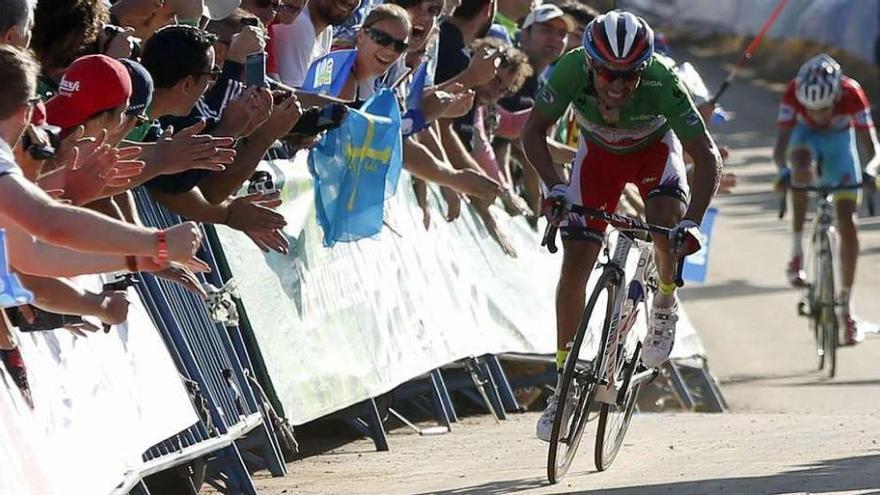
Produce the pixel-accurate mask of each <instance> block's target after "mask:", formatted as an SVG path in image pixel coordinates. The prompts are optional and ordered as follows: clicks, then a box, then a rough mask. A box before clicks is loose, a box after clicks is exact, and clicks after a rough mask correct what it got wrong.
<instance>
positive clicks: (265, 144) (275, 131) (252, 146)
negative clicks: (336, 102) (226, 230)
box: [199, 96, 302, 205]
mask: <svg viewBox="0 0 880 495" xmlns="http://www.w3.org/2000/svg"><path fill="white" fill-rule="evenodd" d="M300 117H302V108H301V107H300V105H299V99H298V98H297V97H296V96H291V97H289V98H287V99H286V100H284V101H282V102H280V103H279V104H278V105H274V107H273V109H272V113H271V115H270V116H269V118H268V119H267V120H266V121H265V123H263V124H262V125H261V126H260V127H259V128H258V129H257V130H256V131H254V132H253V133H252V134H251V135H250V136H249V137H247V138H246V139H243V140H242V141H241V142H240V144H239V146H238V149H237V150H236V155H235V160H234V161H233V162H232V163H231V164H230V165H229V166H228V167H226V170H224V171H223V172H222V173H213V174H210V175H209V176H207V177H205V178H204V179H202V181H201V182H200V183H199V188H201V190H202V193H203V194H204V196H205V199H207V200H208V201H209V202H211V203H212V204H215V205H216V204H220V203H221V202H223V201H225V200H226V199H227V198H228V197H229V196H231V195H232V194H234V193H235V192H236V191H237V190H238V188H240V187H241V185H242V184H243V183H244V181H246V180H247V179H248V178H249V177H250V176H251V174H253V173H254V170H255V169H256V168H257V164H258V163H260V160H261V159H262V158H263V156H264V155H265V154H266V151H267V150H268V149H269V147H270V146H272V143H274V142H275V140H276V139H280V138H281V137H282V136H286V135H287V134H288V133H289V132H290V130H291V129H292V128H293V126H294V125H295V124H296V123H297V122H298V121H299V119H300Z"/></svg>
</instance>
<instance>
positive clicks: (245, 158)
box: [199, 132, 275, 205]
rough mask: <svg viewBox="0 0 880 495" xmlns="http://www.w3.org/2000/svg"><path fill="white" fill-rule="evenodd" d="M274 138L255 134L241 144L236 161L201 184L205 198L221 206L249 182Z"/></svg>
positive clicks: (236, 150) (237, 149) (237, 148)
mask: <svg viewBox="0 0 880 495" xmlns="http://www.w3.org/2000/svg"><path fill="white" fill-rule="evenodd" d="M274 141H275V140H274V138H272V137H270V136H266V135H265V134H264V133H260V132H255V133H254V134H253V135H251V136H250V137H248V138H247V139H243V140H241V141H240V142H239V145H238V146H237V147H236V149H235V152H236V154H235V160H233V162H232V163H231V164H229V165H228V166H227V167H226V170H224V171H223V172H215V173H212V174H210V175H208V176H207V177H205V178H204V179H202V180H201V182H199V188H200V189H201V190H202V193H203V194H204V196H203V198H204V199H205V200H207V201H209V202H210V203H211V204H215V205H216V204H220V203H222V202H223V201H225V200H226V198H228V197H229V196H230V195H232V194H233V193H235V192H236V191H237V190H238V188H240V187H241V185H242V184H244V181H246V180H248V178H250V176H251V175H252V174H253V173H254V170H256V168H257V164H259V163H260V160H262V159H263V156H264V155H265V154H266V151H267V150H268V149H269V147H270V146H272V143H273V142H274Z"/></svg>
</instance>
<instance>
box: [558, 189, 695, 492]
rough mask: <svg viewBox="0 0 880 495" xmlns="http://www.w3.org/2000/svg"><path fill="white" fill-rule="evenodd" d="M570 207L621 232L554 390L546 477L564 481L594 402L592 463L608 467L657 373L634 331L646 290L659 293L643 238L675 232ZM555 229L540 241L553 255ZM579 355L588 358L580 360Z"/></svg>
mask: <svg viewBox="0 0 880 495" xmlns="http://www.w3.org/2000/svg"><path fill="white" fill-rule="evenodd" d="M571 211H572V212H573V213H577V214H581V215H584V216H587V217H591V218H597V219H600V220H604V221H605V222H607V223H608V224H609V225H612V226H614V227H615V228H616V229H617V232H618V235H617V238H616V241H614V250H613V254H611V247H610V245H609V239H606V242H605V243H604V248H603V249H604V258H605V260H604V261H600V262H599V265H600V266H601V267H602V274H601V275H600V277H599V279H598V281H597V282H596V285H595V287H594V289H593V292H592V294H591V295H590V297H589V299H588V300H587V305H586V307H585V308H584V312H583V316H582V317H581V321H580V324H579V325H578V329H577V334H576V335H575V338H574V342H573V344H572V347H571V349H570V350H569V354H568V359H567V360H566V362H565V367H564V368H563V376H562V383H561V387H560V390H557V391H556V393H557V397H558V403H557V407H556V417H555V418H554V420H553V430H552V433H551V436H550V449H549V452H548V456H547V477H548V478H549V480H550V482H551V483H557V482H559V480H561V479H562V478H563V477H564V476H565V474H566V473H567V472H568V469H569V467H570V466H571V463H572V461H573V460H574V456H575V454H576V453H577V449H578V446H579V445H580V441H581V437H582V436H583V434H584V429H585V427H586V424H587V422H588V421H589V420H591V419H592V418H593V417H594V416H591V411H592V409H593V404H594V403H598V404H599V412H598V418H599V422H598V431H597V434H596V445H595V450H594V461H595V464H596V468H597V469H598V470H599V471H604V470H606V469H608V468H609V467H610V466H611V463H612V462H614V458H615V457H616V456H617V452H618V451H619V450H620V447H621V445H623V438H624V436H625V435H626V431H627V429H628V428H629V424H630V420H631V419H632V414H633V410H634V409H635V404H636V398H637V397H638V393H639V389H640V387H641V385H642V384H645V383H646V382H649V381H651V380H653V379H654V378H656V376H657V374H658V372H659V370H657V369H656V368H648V367H647V366H645V365H644V364H643V363H642V361H641V350H642V341H643V339H644V335H639V334H638V332H631V331H630V330H632V328H633V326H634V323H635V322H636V318H637V317H638V314H639V312H640V311H641V310H644V311H645V313H644V314H645V315H648V314H649V311H648V307H647V298H646V296H647V294H648V291H656V289H657V287H658V283H659V281H658V278H657V275H656V271H655V268H654V250H653V247H652V245H651V243H650V240H641V239H639V238H638V235H639V234H641V233H647V234H656V235H662V236H669V233H670V230H671V229H668V228H666V227H661V226H659V225H652V224H649V223H646V222H644V221H642V220H639V219H635V218H631V217H627V216H623V215H616V214H612V213H607V212H604V211H601V210H595V209H590V208H584V207H581V206H577V205H573V206H572V208H571ZM557 230H558V229H557V228H556V227H555V226H553V225H548V226H547V229H546V231H545V232H544V239H543V241H542V242H541V245H542V246H547V248H548V250H549V251H550V252H551V253H555V252H556V251H557V246H556V233H557ZM646 237H649V236H646ZM633 247H636V249H637V253H638V260H637V263H636V271H635V276H634V277H633V278H632V280H631V281H630V282H629V283H628V284H627V283H626V273H625V270H626V267H627V260H628V258H629V256H630V254H631V250H632V248H633ZM683 265H684V263H683V262H682V261H681V260H680V261H679V263H678V264H677V265H676V277H675V278H676V280H675V283H676V285H678V286H679V287H681V286H682V285H684V282H683V280H682V275H681V273H682V267H683ZM600 328H601V333H600V332H599V329H600ZM598 335H600V337H599V340H598V341H596V336H598ZM582 355H583V356H586V357H587V359H586V360H582V359H580V356H582ZM570 390H573V393H571V397H570V399H571V400H569V391H570ZM567 408H569V409H570V410H568V411H567V410H566V409H567Z"/></svg>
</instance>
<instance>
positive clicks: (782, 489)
mask: <svg viewBox="0 0 880 495" xmlns="http://www.w3.org/2000/svg"><path fill="white" fill-rule="evenodd" d="M878 464H880V455H878V454H873V455H865V456H857V457H846V458H843V459H829V460H827V461H819V462H815V463H811V464H805V465H801V466H797V467H796V468H795V469H792V470H791V471H788V472H784V473H780V474H774V475H768V476H753V477H748V476H743V477H738V478H736V477H735V478H719V479H709V480H695V481H682V482H674V483H663V484H658V485H645V486H632V487H626V488H607V489H601V490H584V491H565V490H559V491H554V492H553V493H559V494H562V493H566V494H596V495H601V494H608V495H644V494H646V493H651V494H654V493H673V494H676V495H689V494H706V493H762V494H767V495H775V494H780V495H781V494H785V493H826V492H835V493H836V492H844V491H846V492H850V491H859V493H867V494H875V495H876V494H880V489H878V487H880V470H878V469H877V466H878ZM600 476H601V475H600ZM541 486H548V487H549V485H548V484H547V481H546V480H544V479H542V478H522V479H515V480H505V481H496V482H491V483H483V484H480V485H475V486H469V487H463V488H457V489H453V490H443V491H437V492H426V493H425V494H422V495H427V493H432V494H436V495H477V494H501V493H516V492H522V491H525V490H529V489H533V488H538V487H541ZM863 490H866V491H863ZM868 490H870V491H868Z"/></svg>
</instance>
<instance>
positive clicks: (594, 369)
mask: <svg viewBox="0 0 880 495" xmlns="http://www.w3.org/2000/svg"><path fill="white" fill-rule="evenodd" d="M619 287H620V277H619V276H618V275H617V274H616V273H615V272H614V271H612V270H610V269H606V270H605V271H604V272H603V273H602V275H601V276H600V277H599V281H598V282H597V284H596V287H595V288H594V289H593V293H592V294H591V295H590V299H589V300H588V301H587V305H586V307H585V308H584V313H583V316H581V322H580V325H578V331H577V334H576V335H575V339H574V343H573V344H572V347H571V350H570V351H569V354H568V359H567V360H566V362H565V368H564V370H563V375H562V383H561V386H560V389H559V390H557V394H558V400H559V402H558V403H557V406H556V418H555V419H554V420H553V430H552V433H551V434H550V448H549V450H548V452H547V478H548V479H549V480H550V483H558V482H559V481H560V480H561V479H562V478H563V477H564V476H565V474H566V473H567V472H568V469H569V467H571V463H572V461H573V460H574V456H575V454H576V453H577V449H578V446H579V445H580V442H581V437H582V436H583V434H584V429H585V428H586V425H587V421H588V420H589V415H590V408H591V406H592V404H593V401H594V399H595V397H596V383H597V382H598V380H599V377H601V376H602V374H603V372H604V368H605V366H604V361H605V353H604V352H602V350H604V349H605V348H606V347H607V346H608V331H609V328H610V326H611V321H612V316H613V311H614V300H615V297H616V294H617V291H618V290H619ZM603 294H604V295H605V300H604V301H603V302H604V304H605V318H604V322H603V324H602V338H601V340H600V341H599V352H598V353H597V355H596V356H595V358H593V361H592V366H591V367H590V369H585V368H583V367H582V366H580V364H579V363H578V356H579V355H580V351H581V346H582V345H583V344H584V340H585V338H586V336H587V330H588V328H589V323H590V317H591V316H592V314H593V310H594V309H595V308H596V306H597V304H599V302H600V299H601V296H602V295H603ZM572 387H575V390H576V391H577V392H576V394H574V397H573V399H574V401H573V402H574V403H573V404H567V402H568V391H569V390H570V389H571V388H572ZM566 407H569V408H572V410H571V414H570V417H569V418H570V419H569V420H568V421H567V422H565V424H563V419H564V417H565V416H566V411H565V408H566Z"/></svg>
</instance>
